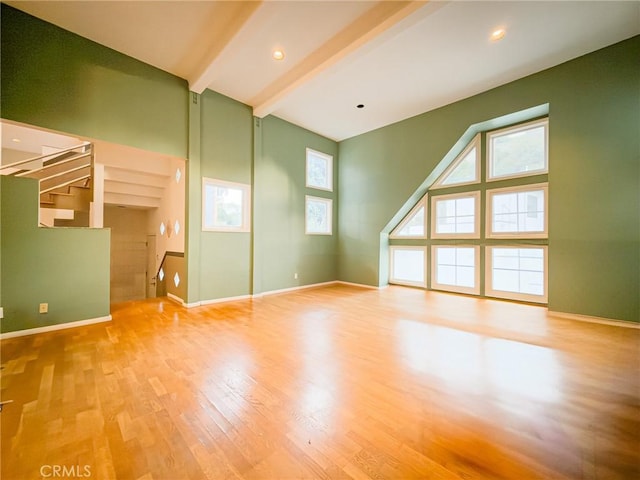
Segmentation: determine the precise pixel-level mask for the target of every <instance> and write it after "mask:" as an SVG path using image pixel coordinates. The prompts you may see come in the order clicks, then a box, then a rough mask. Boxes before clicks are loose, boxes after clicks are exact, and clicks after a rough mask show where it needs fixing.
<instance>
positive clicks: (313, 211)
mask: <svg viewBox="0 0 640 480" xmlns="http://www.w3.org/2000/svg"><path fill="white" fill-rule="evenodd" d="M332 213H333V200H331V199H330V198H319V197H311V196H309V195H307V196H306V197H305V226H306V227H305V233H306V234H307V235H331V232H332V220H331V219H332Z"/></svg>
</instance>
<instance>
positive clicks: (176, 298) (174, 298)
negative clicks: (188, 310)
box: [167, 292, 185, 306]
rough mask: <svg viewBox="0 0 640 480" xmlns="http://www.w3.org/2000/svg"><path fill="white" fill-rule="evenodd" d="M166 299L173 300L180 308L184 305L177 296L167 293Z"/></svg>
mask: <svg viewBox="0 0 640 480" xmlns="http://www.w3.org/2000/svg"><path fill="white" fill-rule="evenodd" d="M167 297H168V298H169V300H173V301H174V302H176V303H179V304H180V305H182V306H184V305H185V303H184V300H183V299H181V298H180V297H178V296H177V295H174V294H173V293H169V292H167Z"/></svg>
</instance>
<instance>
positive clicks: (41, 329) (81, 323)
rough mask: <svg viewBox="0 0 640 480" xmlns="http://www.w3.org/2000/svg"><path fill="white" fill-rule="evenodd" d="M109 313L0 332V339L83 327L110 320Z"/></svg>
mask: <svg viewBox="0 0 640 480" xmlns="http://www.w3.org/2000/svg"><path fill="white" fill-rule="evenodd" d="M111 320H112V317H111V315H107V316H105V317H97V318H89V319H87V320H78V321H75V322H67V323H59V324H56V325H48V326H46V327H36V328H28V329H26V330H16V331H15V332H6V333H2V334H0V340H5V339H7V338H15V337H24V336H26V335H35V334H38V333H47V332H55V331H58V330H66V329H68V328H75V327H83V326H85V325H93V324H95V323H102V322H110V321H111Z"/></svg>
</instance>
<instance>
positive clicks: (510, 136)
mask: <svg viewBox="0 0 640 480" xmlns="http://www.w3.org/2000/svg"><path fill="white" fill-rule="evenodd" d="M548 127H549V122H548V120H547V119H544V120H541V121H536V122H530V123H527V124H525V125H518V126H516V127H509V128H505V129H502V130H497V131H495V132H491V133H489V134H487V142H488V145H489V152H488V166H489V172H488V177H487V178H488V179H489V180H502V179H504V178H513V177H522V176H526V175H537V174H541V173H546V172H547V171H548V161H547V157H548V155H547V151H548V149H547V143H548V142H547V138H548Z"/></svg>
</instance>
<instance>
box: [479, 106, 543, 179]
mask: <svg viewBox="0 0 640 480" xmlns="http://www.w3.org/2000/svg"><path fill="white" fill-rule="evenodd" d="M539 126H543V127H544V168H541V169H538V170H531V171H528V172H520V173H515V174H509V175H501V176H497V177H496V176H493V174H492V170H493V162H492V161H491V157H492V153H493V152H492V151H491V148H492V142H491V140H492V138H493V137H500V136H503V135H508V134H510V133H516V132H519V131H521V130H531V129H533V128H537V127H539ZM546 173H549V118H548V117H546V118H543V119H540V120H534V121H532V122H527V123H521V124H519V125H515V126H510V127H506V128H501V129H499V130H493V131H492V132H487V182H496V181H499V180H507V179H509V178H520V177H530V176H532V175H544V174H546Z"/></svg>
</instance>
